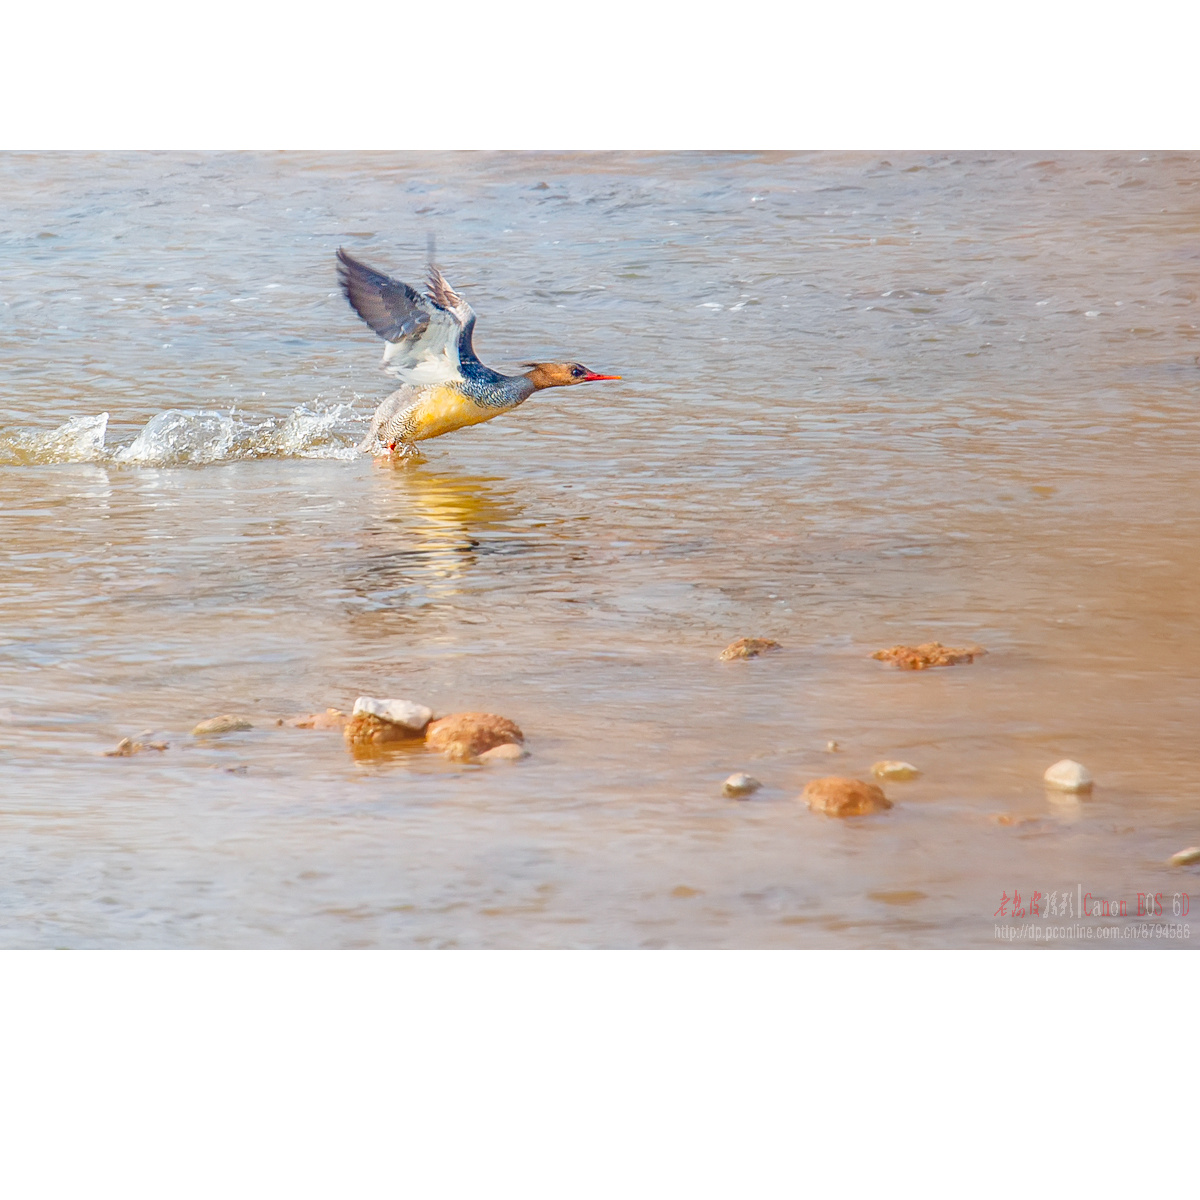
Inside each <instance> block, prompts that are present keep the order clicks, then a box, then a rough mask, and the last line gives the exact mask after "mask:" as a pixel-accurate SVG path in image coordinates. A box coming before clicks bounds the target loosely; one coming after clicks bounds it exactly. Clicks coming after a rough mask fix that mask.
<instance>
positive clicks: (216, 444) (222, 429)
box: [113, 408, 235, 466]
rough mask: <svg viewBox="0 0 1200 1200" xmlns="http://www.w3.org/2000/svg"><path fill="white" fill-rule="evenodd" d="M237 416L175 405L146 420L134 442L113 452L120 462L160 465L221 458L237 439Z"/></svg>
mask: <svg viewBox="0 0 1200 1200" xmlns="http://www.w3.org/2000/svg"><path fill="white" fill-rule="evenodd" d="M234 433H235V429H234V422H233V416H232V414H230V415H222V414H221V413H218V412H184V411H183V410H182V409H178V408H171V409H168V410H167V411H166V412H162V413H159V414H158V415H157V416H156V417H151V419H150V420H149V421H148V422H147V423H146V426H145V428H144V429H143V430H142V431H141V433H139V434H138V435H137V437H136V438H134V440H133V443H132V445H129V446H126V447H125V448H124V449H123V450H117V451H115V452H114V453H113V459H114V460H115V461H116V462H127V463H139V464H141V465H149V464H151V463H153V464H154V465H156V466H160V465H170V464H172V463H200V462H219V461H220V460H221V459H223V458H227V457H228V455H229V450H230V448H231V447H232V446H233V439H234Z"/></svg>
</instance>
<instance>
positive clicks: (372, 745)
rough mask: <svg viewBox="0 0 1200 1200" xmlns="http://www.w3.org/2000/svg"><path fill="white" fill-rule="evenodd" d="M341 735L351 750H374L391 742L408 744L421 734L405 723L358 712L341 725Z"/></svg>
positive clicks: (417, 738)
mask: <svg viewBox="0 0 1200 1200" xmlns="http://www.w3.org/2000/svg"><path fill="white" fill-rule="evenodd" d="M342 737H344V738H345V739H346V745H347V746H349V747H350V749H351V750H354V751H360V750H367V751H372V752H373V751H376V750H378V749H380V748H381V747H383V746H389V745H392V744H393V743H399V742H408V743H409V744H410V745H411V744H413V743H415V742H417V741H419V740H420V738H421V735H420V734H419V733H413V731H412V730H411V729H409V728H408V727H407V726H405V725H397V724H395V722H393V721H385V720H384V719H383V718H382V717H376V716H373V715H372V714H371V713H359V714H358V716H357V717H351V718H350V719H349V720H348V721H347V722H346V723H345V725H343V726H342Z"/></svg>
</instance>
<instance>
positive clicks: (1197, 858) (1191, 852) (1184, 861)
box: [1167, 846, 1200, 867]
mask: <svg viewBox="0 0 1200 1200" xmlns="http://www.w3.org/2000/svg"><path fill="white" fill-rule="evenodd" d="M1197 862H1200V846H1189V847H1188V848H1187V849H1186V850H1180V851H1179V853H1178V854H1172V855H1171V857H1170V858H1168V859H1167V865H1168V866H1170V867H1190V866H1191V865H1192V863H1197Z"/></svg>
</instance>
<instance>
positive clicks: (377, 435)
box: [337, 249, 621, 454]
mask: <svg viewBox="0 0 1200 1200" xmlns="http://www.w3.org/2000/svg"><path fill="white" fill-rule="evenodd" d="M337 257H338V268H337V270H338V282H339V283H340V284H341V285H342V291H343V292H345V293H346V299H347V300H349V301H350V306H351V307H352V308H353V309H354V311H355V312H356V313H358V315H359V316H360V317H362V319H363V320H364V321H366V323H367V324H368V325H370V327H371V328H372V329H373V330H375V332H376V333H377V334H379V336H380V337H381V338H383V340H384V341H385V342H387V346H385V347H384V351H383V369H384V370H385V371H387V372H389V373H390V374H392V375H397V376H399V378H400V379H401V380H402V381H403V383H402V386H401V387H400V388H399V389H398V390H397V391H395V392H393V393H392V394H391V395H390V396H388V398H387V399H386V400H384V401H383V402H382V403H381V404H380V405H379V407H378V408H377V409H376V410H375V415H374V417H372V418H371V431H370V432H369V433H368V434H367V436H366V437H365V438H364V439H363V441H362V443H361V444H360V445H359V447H358V449H359V450H360V451H361V452H363V453H365V452H367V451H368V450H374V451H375V452H376V453H378V454H390V453H393V452H395V451H396V450H397V448H398V447H399V448H400V453H402V454H411V453H413V452H414V448H415V447H414V444H415V443H416V442H422V441H425V440H426V439H427V438H434V437H441V435H442V434H443V433H453V432H454V430H456V429H463V428H465V427H466V426H467V425H478V424H479V423H480V422H482V421H490V420H491V419H492V418H493V417H498V416H499V415H500V414H501V413H504V412H509V411H511V410H512V409H514V408H516V407H517V406H518V405H519V404H524V402H525V401H526V400H528V399H529V397H530V396H532V395H533V393H534V392H537V391H541V390H542V389H543V388H552V387H572V386H574V385H575V384H577V383H592V382H594V381H595V380H597V379H620V378H621V377H620V375H597V374H596V373H595V371H589V370H588V369H587V367H584V366H581V365H580V364H579V363H525V364H524V365H525V366H527V367H529V370H528V371H526V372H525V374H524V375H501V374H500V373H499V372H498V371H493V370H492V369H491V368H490V367H485V366H484V365H483V363H481V362H480V361H479V359H478V358H476V356H475V351H474V350H473V349H472V347H471V335H472V333H473V332H474V330H475V314H474V313H473V312H472V311H471V306H470V305H469V304H468V303H467V302H466V301H465V300H464V299H463V298H462V297H461V296H459V295H458V294H457V293H456V292H455V291H454V289H453V288H452V287H451V286H450V285H449V284H448V283H447V282H446V278H445V276H444V275H443V274H442V273H441V271H439V270H438V269H437V267H435V266H434V265H433V264H432V263H430V265H429V285H428V289H427V291H426V293H425V295H423V296H422V295H421V294H420V293H419V292H417V291H416V290H415V289H414V288H411V287H409V286H408V284H406V283H401V282H400V280H398V279H392V278H390V277H389V276H387V275H383V274H381V273H380V272H378V271H374V270H372V269H371V268H370V267H368V266H367V265H366V264H365V263H360V262H359V261H358V260H357V259H354V258H351V257H350V255H349V254H347V253H346V252H345V250H341V249H339V250H338V252H337Z"/></svg>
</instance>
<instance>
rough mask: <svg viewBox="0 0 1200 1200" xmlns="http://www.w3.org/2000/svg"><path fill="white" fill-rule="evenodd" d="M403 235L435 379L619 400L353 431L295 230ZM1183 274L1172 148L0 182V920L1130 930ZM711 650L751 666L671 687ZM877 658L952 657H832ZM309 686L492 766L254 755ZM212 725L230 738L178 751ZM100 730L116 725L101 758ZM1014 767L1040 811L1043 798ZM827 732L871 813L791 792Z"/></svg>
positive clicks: (1192, 729) (94, 926)
mask: <svg viewBox="0 0 1200 1200" xmlns="http://www.w3.org/2000/svg"><path fill="white" fill-rule="evenodd" d="M431 232H432V233H434V234H436V236H437V239H438V245H439V255H440V258H441V263H442V266H443V269H444V270H445V272H446V274H447V276H448V277H449V279H450V280H451V282H452V283H453V284H454V285H455V286H456V287H457V288H459V289H460V290H461V291H462V292H463V293H464V294H465V295H466V296H467V298H468V299H469V300H470V302H471V304H472V305H473V306H474V308H475V310H476V312H477V313H478V314H479V326H478V329H477V332H476V340H475V344H476V349H477V350H478V352H479V353H480V356H481V357H482V358H483V360H484V361H485V362H488V363H489V364H491V365H494V366H497V367H499V368H501V369H505V368H509V369H515V368H517V366H518V364H519V363H521V362H522V361H524V360H527V359H538V358H544V359H570V360H579V361H582V362H584V363H585V364H587V365H588V366H589V367H590V368H592V369H593V370H596V371H601V372H612V373H619V374H621V375H623V376H624V381H623V382H621V383H610V384H596V385H592V386H588V387H580V388H575V389H570V390H563V391H554V392H546V393H543V394H541V395H538V396H536V397H534V398H533V399H532V400H531V401H529V402H528V403H527V404H526V405H525V406H524V407H523V408H521V409H520V410H519V411H518V412H516V413H514V414H510V415H508V416H505V417H503V418H501V419H499V420H497V421H495V422H492V423H490V424H487V425H483V426H478V427H476V428H474V429H471V430H466V431H463V432H460V433H458V434H455V435H451V436H449V437H446V438H442V439H439V440H436V441H433V442H430V443H427V444H426V446H425V452H426V454H425V461H423V462H419V463H417V464H415V465H414V464H409V465H405V466H400V467H392V466H386V465H383V466H381V465H378V464H373V463H372V462H371V461H370V460H369V459H365V458H361V457H357V456H355V454H354V451H353V446H354V444H355V443H356V442H357V441H358V440H359V439H360V438H361V437H362V435H363V432H364V430H365V427H366V422H367V420H368V419H369V416H370V413H371V411H372V409H373V406H374V404H375V403H376V402H377V401H378V400H379V399H380V398H382V397H383V396H384V395H385V394H386V393H387V391H388V390H389V381H388V379H387V377H386V376H384V375H382V374H381V373H380V372H379V371H378V369H377V367H378V361H379V357H380V350H381V345H380V343H379V342H378V340H377V339H376V338H374V336H373V335H372V334H371V332H370V331H369V330H368V329H367V328H366V327H365V326H364V325H363V324H362V323H361V322H359V321H358V320H357V318H356V317H355V316H354V314H353V313H352V312H351V311H350V309H349V308H348V307H347V305H346V303H345V301H344V300H343V299H342V298H341V296H340V294H339V293H338V292H337V290H336V283H335V277H334V271H333V261H334V260H333V254H334V251H335V249H336V248H337V247H338V246H339V245H344V246H346V247H347V248H348V249H350V251H351V252H352V253H354V254H356V255H357V256H360V257H362V258H364V259H365V260H366V261H368V262H371V263H373V264H376V265H378V266H380V267H382V268H384V269H390V270H392V271H393V272H394V273H396V274H398V275H399V276H400V277H402V278H407V279H409V280H410V281H411V282H418V281H419V276H420V272H421V269H422V266H423V261H424V251H425V243H426V237H427V235H428V234H429V233H431ZM1198 294H1200V157H1197V156H1195V155H1169V154H1149V155H1141V154H1121V155H1099V154H1074V155H1058V156H1054V157H1052V158H1048V159H1046V158H1042V157H1040V156H1038V155H1021V154H997V155H984V154H979V155H935V156H926V155H916V154H910V155H896V154H889V155H887V156H886V157H880V156H869V155H845V156H838V155H829V154H822V155H803V154H797V155H716V154H690V155H647V154H637V155H632V154H631V155H624V154H620V155H615V154H614V155H566V156H561V155H560V156H550V155H500V154H477V155H420V156H405V155H345V154H338V155H318V154H288V155H190V154H169V155H168V154H112V155H100V154H79V155H52V156H31V155H9V156H7V157H3V158H0V530H2V537H3V540H2V543H0V545H2V548H3V550H2V553H3V573H2V575H0V940H2V942H3V944H4V945H6V946H12V947H18V946H102V947H103V946H147V947H150V946H178V947H184V946H195V947H200V946H205V947H273V946H296V947H309V946H313V947H317V946H321V947H355V946H377V947H419V946H461V947H485V946H490V947H540V946H546V947H562V946H567V947H638V946H648V947H658V946H669V947H806V946H847V947H866V946H897V947H917V946H927V947H941V946H983V945H996V944H997V941H996V937H995V926H996V924H997V922H998V921H999V918H996V917H994V915H993V914H994V912H995V911H996V910H997V908H998V907H999V905H1000V902H1001V898H1002V896H1009V897H1011V896H1012V894H1013V893H1014V890H1019V891H1020V892H1021V894H1022V897H1024V898H1026V900H1027V899H1028V897H1029V896H1030V895H1031V893H1033V892H1034V891H1035V890H1037V891H1040V892H1041V893H1043V895H1046V894H1048V893H1049V892H1051V891H1055V892H1058V893H1060V894H1061V893H1070V894H1071V895H1072V896H1076V895H1078V894H1080V893H1088V892H1090V893H1092V894H1093V895H1096V896H1104V897H1112V898H1121V899H1126V900H1127V901H1128V902H1129V904H1130V911H1131V912H1132V909H1133V904H1134V901H1135V898H1136V896H1137V893H1139V892H1147V891H1149V892H1160V893H1163V894H1164V896H1165V899H1166V903H1167V906H1168V914H1167V915H1168V916H1169V915H1170V913H1169V907H1170V903H1171V899H1172V897H1173V896H1174V895H1175V894H1177V893H1180V894H1181V893H1185V892H1189V885H1190V891H1193V892H1197V893H1200V878H1198V877H1197V876H1198V871H1197V868H1183V869H1179V868H1175V869H1172V868H1169V867H1167V866H1166V865H1165V860H1166V858H1167V857H1168V856H1169V855H1170V854H1172V853H1173V852H1175V851H1177V850H1179V849H1182V848H1183V847H1184V846H1189V845H1194V844H1197V843H1200V778H1198V776H1200V773H1198V770H1197V764H1198V759H1197V751H1196V729H1197V723H1198V719H1200V640H1198V638H1197V636H1196V634H1197V629H1198V618H1200V600H1198V595H1200V592H1198V588H1197V584H1198V583H1200V567H1198V559H1197V554H1196V546H1197V545H1198V544H1200V542H1198V537H1197V535H1198V534H1200V492H1198V490H1197V488H1196V486H1195V479H1196V472H1197V467H1198V465H1200V416H1198V412H1197V409H1198V404H1197V401H1198V399H1200V358H1198V355H1200V335H1198V332H1197V315H1198V314H1197V304H1196V300H1197V295H1198ZM105 414H107V416H105ZM742 635H749V636H761V637H771V638H775V639H777V640H778V641H780V642H781V643H782V644H783V649H782V650H780V651H778V652H777V653H775V654H773V655H770V656H767V657H764V658H762V659H760V660H756V661H754V662H744V663H732V664H725V663H721V662H719V661H717V655H718V653H719V652H720V650H721V649H722V647H723V646H724V645H726V643H728V642H729V641H731V640H732V639H733V638H735V637H738V636H742ZM931 639H937V640H940V641H942V642H944V643H948V644H952V645H962V644H966V643H978V644H981V645H983V646H985V647H986V648H987V649H988V651H989V654H988V655H987V657H985V658H983V659H981V660H980V661H978V662H976V663H975V664H972V665H970V666H964V667H956V668H948V669H943V670H936V671H928V672H919V673H908V672H899V671H895V670H893V669H890V668H888V667H886V666H884V665H883V664H881V663H878V662H875V661H873V660H871V658H870V657H869V655H870V654H871V652H872V651H873V650H875V649H878V648H880V647H883V646H888V645H891V644H893V643H896V642H921V641H927V640H931ZM360 694H367V695H374V696H400V697H406V698H411V699H415V700H419V701H422V702H424V703H426V704H429V705H430V706H432V707H433V708H435V709H436V710H437V711H439V712H442V713H445V712H453V711H457V710H462V709H483V710H489V711H494V712H498V713H502V714H504V715H506V716H509V717H511V718H513V719H514V720H516V721H517V723H518V724H519V725H520V726H521V727H522V729H523V730H524V731H525V733H526V736H527V745H528V747H529V749H530V751H531V756H530V758H529V759H527V760H525V761H524V762H522V763H519V764H516V765H514V766H511V767H506V768H482V767H476V766H460V765H453V764H449V763H446V762H444V761H442V760H440V759H438V758H435V757H434V756H432V755H423V754H407V755H399V756H393V757H392V758H389V759H387V760H385V761H379V762H370V763H363V762H356V761H354V760H353V759H352V758H351V757H350V756H349V755H348V754H347V752H346V750H345V749H344V747H343V745H342V742H341V740H340V738H339V737H338V736H337V735H336V734H328V733H320V732H315V731H305V730H296V729H290V728H286V727H284V728H281V727H279V726H278V725H276V721H277V720H278V719H279V718H281V717H287V716H291V715H293V714H296V713H300V712H305V711H311V710H314V709H318V710H319V709H323V708H325V707H327V706H336V707H341V708H348V707H349V706H350V705H352V704H353V702H354V699H355V697H356V696H358V695H360ZM228 711H232V712H237V713H240V714H243V715H245V716H246V717H248V718H249V719H250V720H251V721H252V722H253V724H254V728H253V729H252V730H250V731H248V732H245V733H240V734H230V735H227V736H225V737H222V738H214V739H210V740H199V739H195V738H192V737H191V736H190V733H189V731H190V729H191V728H192V726H193V725H194V724H195V723H196V722H197V721H199V720H201V719H203V718H205V717H209V716H212V715H214V714H217V713H223V712H228ZM142 734H146V735H148V736H150V735H152V736H154V737H157V738H162V739H164V740H166V741H168V742H169V743H170V749H169V750H167V751H165V752H163V753H161V754H159V753H148V754H144V755H139V756H138V757H136V758H129V759H115V758H106V757H104V751H105V750H109V749H111V748H112V747H113V746H114V745H115V744H116V743H117V741H118V740H119V739H121V738H122V737H125V736H138V735H142ZM830 740H834V741H836V742H837V744H838V746H839V750H838V752H836V753H831V752H829V751H828V750H827V749H826V747H827V743H828V742H829V741H830ZM1063 757H1071V758H1076V759H1079V760H1080V761H1082V762H1084V763H1085V764H1086V765H1087V766H1088V767H1089V769H1090V770H1091V771H1092V773H1093V774H1094V775H1095V776H1096V778H1097V781H1098V786H1097V788H1096V790H1095V792H1094V793H1093V795H1092V796H1091V798H1089V799H1086V800H1083V801H1081V802H1080V801H1071V800H1068V801H1065V802H1063V801H1055V800H1053V799H1052V798H1051V797H1048V796H1047V794H1046V793H1045V791H1044V790H1043V787H1042V784H1041V775H1042V772H1043V771H1044V770H1045V768H1046V767H1047V766H1049V765H1050V764H1051V763H1053V762H1055V761H1056V760H1058V759H1060V758H1063ZM883 758H901V759H907V760H909V761H911V762H913V763H914V764H916V765H917V766H919V767H920V768H921V770H922V772H923V773H922V776H921V777H920V779H918V780H916V781H914V782H910V783H902V784H901V783H897V784H889V785H888V787H887V790H888V793H889V795H890V796H891V798H892V799H893V800H894V801H895V802H896V807H895V808H894V809H893V810H892V811H891V812H890V813H888V814H886V815H882V816H878V817H873V818H866V819H861V820H857V821H836V820H831V819H828V818H824V817H819V816H817V815H815V814H812V813H809V812H808V811H807V810H806V809H805V808H804V806H803V805H801V804H799V803H797V800H796V797H797V795H798V794H799V792H800V790H801V788H802V787H803V784H804V783H805V781H806V780H807V779H810V778H813V777H816V776H819V775H825V774H832V773H837V774H852V775H858V776H864V775H865V773H866V772H867V771H868V770H869V768H870V766H871V764H872V763H873V762H875V761H876V760H878V759H883ZM735 770H746V771H750V772H752V773H753V774H754V775H756V776H757V777H759V778H760V779H761V780H763V782H764V784H765V787H764V789H763V790H762V792H760V793H759V794H758V795H757V796H755V797H754V799H753V800H750V801H747V802H735V801H729V800H725V799H724V798H723V797H722V796H721V794H720V783H721V780H722V779H723V778H724V777H725V776H726V775H727V774H729V773H730V772H732V771H735ZM1000 813H1005V814H1012V815H1015V816H1031V817H1037V818H1038V820H1036V821H1033V822H1030V823H1027V824H1013V825H997V824H996V823H995V822H994V821H993V820H992V819H991V818H992V817H994V816H995V815H996V814H1000ZM1076 915H1077V914H1076ZM1025 923H1026V924H1028V919H1026V920H1025ZM1043 923H1045V922H1043ZM1127 923H1128V922H1119V924H1121V925H1124V924H1127ZM1017 924H1018V925H1019V924H1021V922H1020V921H1018V922H1017ZM1092 924H1094V925H1109V924H1113V923H1112V922H1107V921H1094V922H1092ZM1068 944H1078V945H1082V944H1084V942H1083V941H1077V942H1073V943H1068ZM1105 944H1111V943H1105ZM1129 944H1136V945H1141V946H1145V945H1160V946H1161V945H1166V944H1167V943H1165V942H1155V941H1138V942H1136V943H1129ZM1171 944H1185V945H1186V944H1190V943H1186V942H1185V943H1171Z"/></svg>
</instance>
